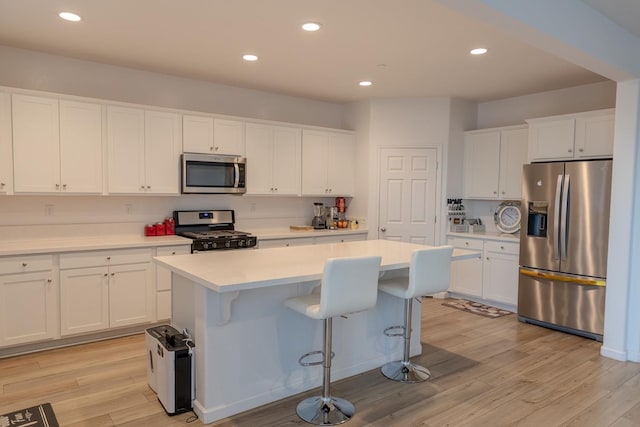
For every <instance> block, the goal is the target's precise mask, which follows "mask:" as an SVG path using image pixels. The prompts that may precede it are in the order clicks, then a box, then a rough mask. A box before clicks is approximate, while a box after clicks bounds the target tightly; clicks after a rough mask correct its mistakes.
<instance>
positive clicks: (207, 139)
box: [182, 115, 245, 155]
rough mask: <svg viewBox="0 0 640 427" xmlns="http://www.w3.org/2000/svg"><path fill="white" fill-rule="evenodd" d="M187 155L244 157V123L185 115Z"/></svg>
mask: <svg viewBox="0 0 640 427" xmlns="http://www.w3.org/2000/svg"><path fill="white" fill-rule="evenodd" d="M182 126H183V149H184V152H185V153H204V154H232V155H244V153H245V151H244V122H241V121H238V120H226V119H214V118H213V117H206V116H192V115H184V116H183V117H182Z"/></svg>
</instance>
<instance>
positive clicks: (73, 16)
mask: <svg viewBox="0 0 640 427" xmlns="http://www.w3.org/2000/svg"><path fill="white" fill-rule="evenodd" d="M58 16H59V17H60V18H62V19H64V20H66V21H71V22H78V21H80V20H81V19H82V18H81V17H80V15H76V14H75V13H71V12H60V13H59V14H58Z"/></svg>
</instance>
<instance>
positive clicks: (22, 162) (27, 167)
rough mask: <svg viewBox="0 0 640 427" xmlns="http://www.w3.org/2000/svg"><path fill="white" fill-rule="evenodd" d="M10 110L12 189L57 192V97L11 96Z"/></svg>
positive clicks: (58, 182)
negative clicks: (11, 124) (11, 122)
mask: <svg viewBox="0 0 640 427" xmlns="http://www.w3.org/2000/svg"><path fill="white" fill-rule="evenodd" d="M12 113H13V168H14V189H15V192H16V193H47V192H56V191H59V190H60V137H59V136H60V127H59V121H58V100H57V99H50V98H40V97H35V96H26V95H13V96H12Z"/></svg>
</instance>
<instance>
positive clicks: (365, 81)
mask: <svg viewBox="0 0 640 427" xmlns="http://www.w3.org/2000/svg"><path fill="white" fill-rule="evenodd" d="M358 84H359V85H360V86H371V85H372V84H373V83H372V82H370V81H368V80H364V81H361V82H360V83H358Z"/></svg>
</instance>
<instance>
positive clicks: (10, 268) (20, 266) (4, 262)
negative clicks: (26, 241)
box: [0, 255, 53, 274]
mask: <svg viewBox="0 0 640 427" xmlns="http://www.w3.org/2000/svg"><path fill="white" fill-rule="evenodd" d="M52 268H53V257H52V256H51V255H24V256H11V257H1V258H0V274H13V273H27V272H32V271H46V270H51V269H52Z"/></svg>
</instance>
